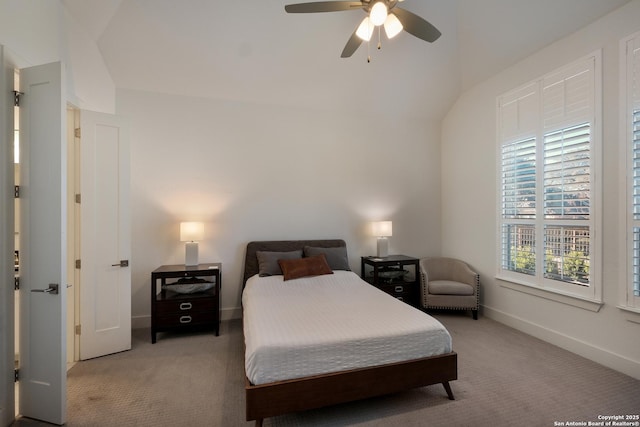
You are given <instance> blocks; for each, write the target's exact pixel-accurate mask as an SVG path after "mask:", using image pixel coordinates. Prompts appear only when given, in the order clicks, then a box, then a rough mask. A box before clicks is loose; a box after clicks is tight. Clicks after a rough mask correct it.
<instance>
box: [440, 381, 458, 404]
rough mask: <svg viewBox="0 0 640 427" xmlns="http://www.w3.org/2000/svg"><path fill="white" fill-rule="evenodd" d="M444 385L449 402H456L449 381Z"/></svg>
mask: <svg viewBox="0 0 640 427" xmlns="http://www.w3.org/2000/svg"><path fill="white" fill-rule="evenodd" d="M442 385H443V386H444V390H445V391H446V392H447V396H449V400H456V398H455V397H453V391H451V386H450V385H449V381H445V382H443V383H442Z"/></svg>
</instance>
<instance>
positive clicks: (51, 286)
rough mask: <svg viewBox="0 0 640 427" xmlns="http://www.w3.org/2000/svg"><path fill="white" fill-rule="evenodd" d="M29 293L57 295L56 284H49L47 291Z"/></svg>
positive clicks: (34, 290)
mask: <svg viewBox="0 0 640 427" xmlns="http://www.w3.org/2000/svg"><path fill="white" fill-rule="evenodd" d="M31 292H43V293H45V294H54V295H58V284H57V283H50V284H49V287H48V288H47V289H31Z"/></svg>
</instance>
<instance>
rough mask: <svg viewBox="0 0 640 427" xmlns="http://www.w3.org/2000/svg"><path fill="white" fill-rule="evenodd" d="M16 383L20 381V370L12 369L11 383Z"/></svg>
mask: <svg viewBox="0 0 640 427" xmlns="http://www.w3.org/2000/svg"><path fill="white" fill-rule="evenodd" d="M18 381H20V369H14V370H13V382H14V383H17V382H18Z"/></svg>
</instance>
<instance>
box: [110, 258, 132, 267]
mask: <svg viewBox="0 0 640 427" xmlns="http://www.w3.org/2000/svg"><path fill="white" fill-rule="evenodd" d="M111 267H129V260H128V259H123V260H121V261H120V262H119V263H117V264H111Z"/></svg>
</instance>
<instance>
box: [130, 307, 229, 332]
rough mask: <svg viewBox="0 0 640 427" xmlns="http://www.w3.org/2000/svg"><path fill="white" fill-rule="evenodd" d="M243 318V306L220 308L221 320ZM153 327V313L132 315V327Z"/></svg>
mask: <svg viewBox="0 0 640 427" xmlns="http://www.w3.org/2000/svg"><path fill="white" fill-rule="evenodd" d="M232 319H242V308H239V307H238V308H223V309H222V310H220V320H221V321H224V320H232ZM150 327H151V315H150V314H147V315H144V316H131V329H142V328H150Z"/></svg>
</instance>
